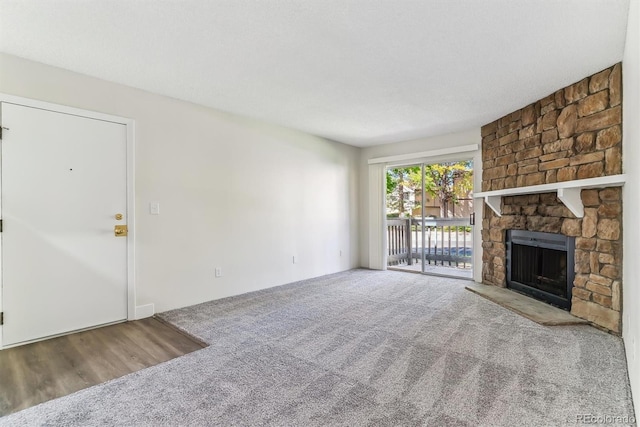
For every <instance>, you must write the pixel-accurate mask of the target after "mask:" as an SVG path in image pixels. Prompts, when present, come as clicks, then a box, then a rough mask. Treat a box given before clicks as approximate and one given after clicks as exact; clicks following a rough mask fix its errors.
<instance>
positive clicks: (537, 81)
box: [0, 0, 635, 146]
mask: <svg viewBox="0 0 640 427" xmlns="http://www.w3.org/2000/svg"><path fill="white" fill-rule="evenodd" d="M634 1H635V0H634ZM628 6H629V0H562V1H560V0H384V1H383V0H323V1H316V0H299V1H294V0H270V1H259V0H181V1H178V0H174V1H166V0H155V1H151V0H135V1H132V0H108V1H107V0H84V1H83V0H40V1H34V0H0V51H2V52H5V53H8V54H12V55H16V56H20V57H24V58H27V59H31V60H35V61H39V62H43V63H46V64H51V65H55V66H58V67H62V68H66V69H69V70H73V71H76V72H80V73H84V74H88V75H91V76H96V77H99V78H102V79H105V80H109V81H113V82H118V83H122V84H125V85H129V86H133V87H137V88H141V89H145V90H148V91H150V92H155V93H159V94H163V95H168V96H171V97H175V98H178V99H183V100H187V101H191V102H194V103H197V104H202V105H206V106H209V107H213V108H217V109H220V110H224V111H228V112H232V113H237V114H241V115H244V116H249V117H253V118H257V119H261V120H264V121H268V122H272V123H277V124H280V125H284V126H287V127H291V128H294V129H299V130H302V131H304V132H307V133H311V134H315V135H320V136H323V137H326V138H330V139H333V140H337V141H341V142H345V143H348V144H352V145H356V146H368V145H376V144H381V143H387V142H396V141H402V140H408V139H414V138H419V137H425V136H433V135H437V134H443V133H449V132H455V131H459V130H464V129H469V128H472V127H477V126H480V125H482V124H484V123H487V122H489V121H492V120H494V119H496V118H498V117H500V116H502V115H504V114H506V113H509V112H510V111H513V110H515V109H517V108H520V107H522V106H524V105H526V104H527V103H529V102H532V101H535V100H537V99H539V98H541V97H543V96H546V95H548V94H549V93H551V92H553V91H555V90H556V89H558V88H561V87H564V86H566V85H568V84H571V83H573V82H575V81H577V80H580V79H582V78H583V77H585V76H587V75H589V74H592V73H594V72H597V71H600V70H601V69H603V68H606V67H608V66H610V65H612V64H614V63H616V62H618V61H620V60H621V59H622V55H623V50H624V40H625V31H626V22H627V10H628Z"/></svg>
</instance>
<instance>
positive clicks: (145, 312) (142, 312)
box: [136, 304, 156, 320]
mask: <svg viewBox="0 0 640 427" xmlns="http://www.w3.org/2000/svg"><path fill="white" fill-rule="evenodd" d="M154 314H156V310H155V307H154V305H153V304H146V305H138V306H136V320H139V319H144V318H147V317H151V316H153V315H154Z"/></svg>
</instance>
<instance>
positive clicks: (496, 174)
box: [481, 64, 622, 333]
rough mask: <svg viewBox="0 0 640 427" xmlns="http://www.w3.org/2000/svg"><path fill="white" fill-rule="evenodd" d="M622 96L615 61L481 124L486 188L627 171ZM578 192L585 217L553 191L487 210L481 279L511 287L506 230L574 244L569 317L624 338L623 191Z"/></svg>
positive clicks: (511, 199)
mask: <svg viewBox="0 0 640 427" xmlns="http://www.w3.org/2000/svg"><path fill="white" fill-rule="evenodd" d="M621 98H622V87H621V64H616V65H615V66H612V67H610V68H607V69H605V70H603V71H601V72H599V73H596V74H594V75H592V76H589V77H587V78H585V79H583V80H581V81H579V82H577V83H575V84H573V85H571V86H568V87H566V88H563V89H560V90H558V91H556V92H555V93H553V94H551V95H549V96H547V97H545V98H543V99H541V100H539V101H537V102H534V103H532V104H530V105H528V106H526V107H524V108H522V109H520V110H517V111H515V112H513V113H511V114H508V115H506V116H504V117H502V118H500V119H498V120H496V121H494V122H492V123H489V124H487V125H485V126H483V127H482V132H481V133H482V159H483V165H482V166H483V175H482V191H483V192H491V191H495V190H504V189H516V188H522V189H531V186H536V185H542V184H557V183H569V182H573V181H575V180H585V179H590V178H598V177H606V176H613V175H618V174H621V173H622V129H621V128H622V111H621V109H622V107H621ZM577 194H579V199H580V200H581V202H582V205H583V206H584V215H583V216H582V217H578V216H576V215H575V214H574V213H573V211H572V210H571V209H569V208H568V207H567V206H566V205H565V204H564V203H563V202H562V201H561V200H560V199H559V198H558V195H557V193H556V192H554V191H549V192H540V193H536V194H523V195H510V196H505V197H502V198H501V204H500V208H501V209H500V210H501V216H499V215H498V214H496V213H495V212H494V211H493V210H492V209H490V208H489V206H487V205H485V206H484V215H483V221H482V248H483V257H482V261H483V262H482V280H483V283H485V284H488V285H494V286H500V287H506V286H507V240H506V239H507V230H526V231H531V232H543V233H556V234H560V235H563V236H568V237H572V238H575V251H574V252H573V264H574V272H573V273H574V279H573V287H572V291H571V297H570V298H571V304H570V310H571V313H572V314H573V315H575V316H577V317H580V318H583V319H586V320H588V321H590V322H591V323H593V324H594V325H597V326H599V327H601V328H605V329H607V330H609V331H612V332H615V333H619V332H620V326H621V309H622V301H621V298H622V281H621V277H622V230H621V228H622V200H621V194H622V192H621V189H620V188H619V187H617V186H616V187H614V186H604V187H598V188H586V189H582V190H581V192H579V193H577ZM576 197H578V196H576Z"/></svg>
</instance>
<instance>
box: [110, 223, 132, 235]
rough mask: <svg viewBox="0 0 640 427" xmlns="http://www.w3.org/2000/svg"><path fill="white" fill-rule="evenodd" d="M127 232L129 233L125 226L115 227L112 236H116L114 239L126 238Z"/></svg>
mask: <svg viewBox="0 0 640 427" xmlns="http://www.w3.org/2000/svg"><path fill="white" fill-rule="evenodd" d="M128 231H129V230H128V229H127V226H126V225H116V226H115V227H114V228H113V232H114V234H115V236H116V237H123V236H126V235H127V233H128Z"/></svg>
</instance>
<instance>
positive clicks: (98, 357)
mask: <svg viewBox="0 0 640 427" xmlns="http://www.w3.org/2000/svg"><path fill="white" fill-rule="evenodd" d="M206 346H207V345H206V344H204V343H202V342H200V341H198V340H196V339H195V338H192V337H190V336H188V335H187V334H186V333H183V332H180V331H178V330H177V329H176V328H175V327H173V326H170V325H168V324H166V323H165V322H163V321H160V320H158V319H156V318H148V319H142V320H136V321H132V322H126V323H120V324H117V325H111V326H105V327H102V328H97V329H92V330H89V331H83V332H78V333H75V334H71V335H65V336H62V337H57V338H52V339H49V340H45V341H40V342H36V343H33V344H26V345H23V346H20V347H14V348H8V349H5V350H2V351H0V416H4V415H7V414H10V413H12V412H16V411H19V410H21V409H25V408H28V407H30V406H34V405H37V404H39V403H42V402H46V401H48V400H51V399H54V398H57V397H61V396H65V395H67V394H71V393H73V392H76V391H78V390H81V389H83V388H87V387H90V386H93V385H96V384H100V383H103V382H106V381H109V380H112V379H114V378H118V377H121V376H123V375H126V374H129V373H131V372H136V371H139V370H140V369H143V368H148V367H150V366H154V365H157V364H159V363H162V362H166V361H167V360H171V359H173V358H176V357H178V356H182V355H184V354H187V353H191V352H192V351H196V350H200V349H202V348H204V347H206Z"/></svg>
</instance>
